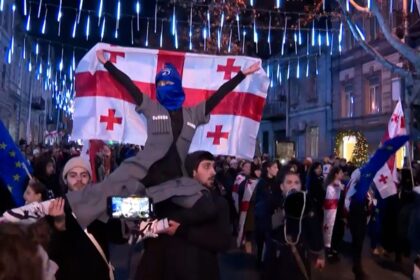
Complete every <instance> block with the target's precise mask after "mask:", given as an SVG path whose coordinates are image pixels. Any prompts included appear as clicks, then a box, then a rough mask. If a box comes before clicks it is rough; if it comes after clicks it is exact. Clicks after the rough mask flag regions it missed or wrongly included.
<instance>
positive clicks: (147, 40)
mask: <svg viewBox="0 0 420 280" xmlns="http://www.w3.org/2000/svg"><path fill="white" fill-rule="evenodd" d="M144 44H145V46H146V47H148V46H149V19H147V29H146V42H145V43H144Z"/></svg>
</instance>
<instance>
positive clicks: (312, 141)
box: [309, 126, 319, 158]
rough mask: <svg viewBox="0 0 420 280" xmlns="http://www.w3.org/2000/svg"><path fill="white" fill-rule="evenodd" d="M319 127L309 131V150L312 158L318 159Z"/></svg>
mask: <svg viewBox="0 0 420 280" xmlns="http://www.w3.org/2000/svg"><path fill="white" fill-rule="evenodd" d="M318 144H319V127H317V126H316V127H311V128H310V129H309V145H310V147H309V149H310V155H311V157H312V158H318Z"/></svg>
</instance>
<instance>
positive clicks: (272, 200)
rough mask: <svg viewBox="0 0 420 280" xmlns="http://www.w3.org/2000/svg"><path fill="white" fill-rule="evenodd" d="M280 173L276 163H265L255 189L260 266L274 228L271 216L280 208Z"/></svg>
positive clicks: (256, 234) (258, 259)
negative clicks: (267, 240) (266, 243)
mask: <svg viewBox="0 0 420 280" xmlns="http://www.w3.org/2000/svg"><path fill="white" fill-rule="evenodd" d="M278 171H279V168H278V166H277V163H276V162H275V161H265V162H264V163H263V165H262V173H261V178H260V181H259V182H258V184H257V186H256V187H255V189H256V191H255V210H254V213H255V241H256V244H257V262H258V264H261V260H262V253H263V246H264V241H265V240H266V238H267V236H268V234H269V232H270V231H271V229H272V227H273V225H272V220H271V216H272V215H273V214H274V211H275V209H277V208H278V206H279V205H278V202H279V198H280V197H281V191H280V187H279V185H278V184H277V183H276V175H277V173H278Z"/></svg>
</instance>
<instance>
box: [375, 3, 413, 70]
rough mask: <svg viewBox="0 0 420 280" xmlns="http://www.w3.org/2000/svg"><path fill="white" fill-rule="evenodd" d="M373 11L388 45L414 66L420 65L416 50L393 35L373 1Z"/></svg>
mask: <svg viewBox="0 0 420 280" xmlns="http://www.w3.org/2000/svg"><path fill="white" fill-rule="evenodd" d="M371 11H372V13H373V15H374V16H375V17H376V20H377V21H378V24H379V27H380V28H381V30H382V33H383V34H384V36H385V39H386V40H387V41H388V43H389V44H390V45H391V46H392V47H393V48H394V49H396V50H397V51H398V52H399V53H400V54H401V55H402V56H403V57H405V58H406V59H407V60H408V61H410V62H411V63H412V64H414V65H419V64H420V55H419V54H418V53H417V51H416V50H414V49H412V48H410V47H409V46H408V45H406V44H404V43H403V42H401V41H400V39H399V38H398V37H396V36H395V35H394V34H392V31H391V30H390V28H389V26H388V24H387V23H386V22H385V19H384V17H383V15H382V13H381V11H380V10H379V8H378V5H377V4H376V1H375V0H371Z"/></svg>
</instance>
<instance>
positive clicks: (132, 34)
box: [131, 18, 134, 45]
mask: <svg viewBox="0 0 420 280" xmlns="http://www.w3.org/2000/svg"><path fill="white" fill-rule="evenodd" d="M133 29H134V27H133V18H131V45H134V30H133Z"/></svg>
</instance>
